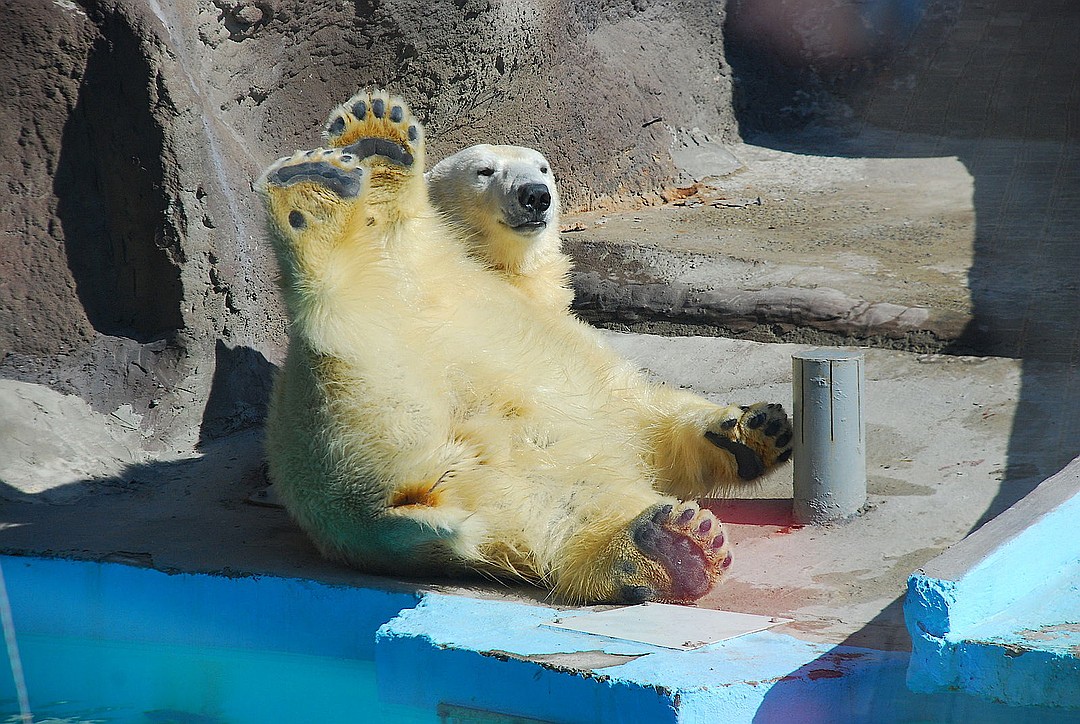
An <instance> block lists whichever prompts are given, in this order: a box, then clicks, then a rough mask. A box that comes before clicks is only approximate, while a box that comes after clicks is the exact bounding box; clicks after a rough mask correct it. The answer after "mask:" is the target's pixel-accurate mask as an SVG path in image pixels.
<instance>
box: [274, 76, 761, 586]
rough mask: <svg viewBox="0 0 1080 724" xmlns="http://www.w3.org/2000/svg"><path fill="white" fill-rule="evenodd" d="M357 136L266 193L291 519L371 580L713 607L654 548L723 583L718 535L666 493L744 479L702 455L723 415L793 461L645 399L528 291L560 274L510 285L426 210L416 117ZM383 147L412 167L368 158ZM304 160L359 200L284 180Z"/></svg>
mask: <svg viewBox="0 0 1080 724" xmlns="http://www.w3.org/2000/svg"><path fill="white" fill-rule="evenodd" d="M358 98H363V99H365V100H366V103H367V104H368V106H369V107H370V103H371V102H372V100H373V99H375V98H381V99H383V101H384V103H385V104H386V105H387V107H388V108H389V107H390V105H391V104H393V105H399V104H400V106H402V107H403V106H404V103H403V102H402V101H401V100H400V99H397V98H393V97H390V96H387V95H385V94H378V93H376V94H372V93H368V94H366V95H363V96H358ZM355 102H356V98H354V99H352V100H351V101H350V102H349V103H348V104H345V105H344V106H342V109H339V111H338V112H337V113H339V114H340V113H351V110H350V109H351V108H353V107H354V106H355ZM398 115H399V116H400V115H401V114H398ZM331 119H332V121H333V119H334V116H331ZM354 120H356V121H357V124H356V125H357V126H358V127H359V126H362V127H363V130H362V133H358V134H355V135H352V136H350V140H349V142H348V143H342V144H341V146H343V148H341V149H338V150H324V151H315V152H308V153H306V154H297V155H296V156H294V157H292V158H290V159H283V160H282V161H279V162H278V163H277V164H275V165H274V166H272V167H271V168H270V169H269V170H268V171H267V173H266V174H265V175H264V177H263V179H262V180H261V181H260V184H259V191H260V194H261V195H262V197H263V200H264V203H265V205H266V207H267V211H268V216H269V218H270V232H271V238H272V240H273V242H274V246H275V249H276V251H277V255H278V259H279V264H280V266H281V271H282V287H283V292H284V297H285V301H286V304H287V306H288V310H289V314H290V317H291V320H292V324H291V326H290V338H289V350H288V354H287V359H286V362H285V364H284V367H283V369H282V371H281V374H280V375H279V376H278V379H277V381H276V383H275V389H274V395H273V399H272V403H271V407H270V412H269V417H268V422H267V451H268V458H269V465H270V476H271V480H272V481H273V483H274V485H275V487H276V488H277V489H278V490H279V493H280V495H281V497H282V499H283V502H284V503H285V505H286V507H287V508H288V509H289V511H290V512H291V514H292V515H293V516H294V517H295V518H296V520H297V521H298V523H299V524H300V525H301V527H303V528H304V529H305V530H306V531H307V532H308V533H309V535H311V537H312V539H313V540H314V541H315V543H316V545H318V547H319V548H320V550H321V551H322V552H323V553H324V554H325V555H327V556H328V557H331V558H334V559H337V560H341V561H344V562H347V563H350V564H353V565H356V566H359V567H362V568H364V569H366V570H371V571H381V572H391V573H415V572H429V571H436V572H452V571H454V570H461V569H473V570H481V571H486V572H490V573H494V574H496V575H508V576H514V577H520V578H524V579H527V580H532V581H537V582H540V583H542V584H544V585H547V586H549V587H551V588H552V589H553V591H554V592H555V594H556V595H557V596H559V597H561V598H563V599H565V600H569V601H579V602H593V601H617V600H626V599H627V597H628V596H630V597H633V596H642V597H647V598H653V599H659V600H689V599H690V598H693V597H696V596H699V595H701V594H702V593H703V592H704V589H701V590H699V589H700V586H699V587H698V588H693V590H692V591H691V592H690V593H687V592H686V591H684V590H682V589H680V588H679V585H678V583H677V581H676V579H678V578H679V576H680V575H681V574H680V572H679V571H678V570H677V566H678V565H681V564H677V563H672V562H670V561H669V562H668V563H666V564H662V563H661V562H660V559H659V558H657V556H656V554H655V553H654V552H652V553H651V552H650V551H651V550H652V549H651V548H650V545H652V544H646V543H642V542H641V541H642V540H643V537H642V534H641V531H642V530H646V529H647V530H648V531H653V530H661V533H662V535H671V536H674V538H673V539H675V540H683V539H685V540H687V541H694V542H693V545H694V546H697V548H695V549H694V550H700V551H702V552H701V553H700V557H701V558H702V560H704V561H705V562H704V563H701V564H697V565H699V567H700V566H702V565H703V566H704V567H705V568H704V571H705V572H704V573H702V574H701V576H703V577H704V578H703V580H705V579H707V583H708V584H709V585H711V583H712V581H713V580H715V579H716V577H717V576H718V575H719V574H720V572H721V569H722V567H723V566H724V565H726V564H727V562H728V561H729V560H730V558H729V557H728V556H727V548H726V543H725V541H724V539H723V536H722V535H718V532H719V523H718V522H715V519H713V518H712V517H711V514H709V513H708V511H699V510H698V509H697V508H696V506H692V504H691V507H687V506H686V505H682V506H681V507H680V504H679V503H678V501H677V500H676V499H675V498H674V497H670V496H669V495H668V494H665V493H664V492H661V491H662V490H668V489H671V490H674V489H677V488H678V487H679V486H680V485H682V486H683V487H686V488H694V489H699V488H700V489H704V488H705V487H707V486H715V485H716V483H717V481H719V482H729V481H731V480H734V479H737V475H736V469H735V468H736V466H735V463H734V460H733V458H732V457H731V455H730V454H729V453H726V452H724V451H722V450H719V449H718V448H716V447H715V446H713V445H710V444H709V443H708V442H706V441H704V440H703V438H702V430H703V429H706V428H708V427H709V425H711V424H713V423H715V422H718V421H717V420H713V419H712V418H713V417H716V415H715V414H713V413H714V412H715V411H716V410H721V409H724V413H723V414H721V415H720V417H721V418H723V419H724V420H732V421H737V422H738V424H736V425H734V426H733V427H731V429H730V430H727V429H725V434H727V435H730V436H733V437H734V436H738V435H742V436H743V437H745V438H746V439H747V442H748V443H749V442H753V443H754V444H755V445H757V447H758V448H760V449H761V451H762V453H763V457H768V456H769V455H771V456H772V459H769V460H766V463H767V464H770V465H771V464H772V463H773V462H775V459H776V457H777V454H778V451H777V450H770V449H769V446H768V445H767V444H766V443H767V441H765V442H764V443H763V442H761V441H756V440H752V439H751V438H754V433H753V432H752V431H751V430H749V429H744V430H742V431H740V429H739V425H740V424H743V423H744V422H745V420H744V419H743V418H745V417H746V415H747V413H745V412H744V411H743V410H740V409H738V408H730V409H725V408H717V407H716V406H713V405H710V403H707V402H705V401H704V400H701V399H700V398H696V397H693V396H690V395H687V394H684V393H681V392H678V391H671V390H667V389H666V388H659V387H655V386H652V385H649V384H648V383H647V382H646V381H645V380H644V378H643V377H642V376H641V375H640V374H639V373H638V372H637V371H636V370H634V369H632V368H631V367H630V366H629V365H627V364H626V363H624V362H623V361H621V360H619V359H618V358H617V357H616V356H615V355H613V354H612V353H611V352H610V351H608V350H607V349H606V348H604V347H603V346H602V345H601V344H599V342H598V340H597V338H596V337H595V336H594V335H592V334H590V333H588V332H587V330H586V328H585V327H584V326H583V325H582V324H581V323H580V322H579V321H577V320H576V319H575V318H573V317H572V316H571V315H569V314H567V313H566V312H565V306H559V305H553V304H552V303H551V300H550V299H543V298H542V295H536V294H534V293H532V291H531V290H530V286H529V284H522V283H518V282H521V281H528V282H532V283H536V284H539V285H540V286H541V287H542V286H543V284H545V283H546V284H549V285H550V284H552V281H551V280H550V279H549V280H547V281H545V277H543V275H542V274H538V275H537V276H536V277H530V272H532V271H536V270H538V269H541V268H543V265H540V266H532V265H530V264H529V263H525V262H526V261H527V260H523V263H522V264H521V265H519V266H518V267H516V269H517V271H518V272H519V274H518V276H519V277H520V279H518V280H512V279H509V278H508V277H507V274H508V273H509V272H510V267H507V268H505V269H503V270H501V271H499V270H494V271H495V272H496V273H493V269H492V264H491V263H490V260H486V259H482V258H478V257H477V254H476V253H475V252H476V248H475V244H476V243H477V237H476V236H475V235H464V234H462V233H461V225H460V224H450V223H447V221H446V220H445V219H444V218H443V217H441V216H440V215H439V214H438V213H437V212H436V211H435V209H434V208H433V207H432V204H431V203H430V202H429V200H428V194H427V185H426V182H425V180H424V178H423V176H422V175H421V173H420V169H422V168H423V138H422V131H418V132H416V133H414V132H413V131H412V128H411V127H410V124H414V122H413V121H412V119H411V116H408V114H407V110H406V113H405V116H404V118H403V119H401V120H400V122H384V119H372V118H354ZM415 126H416V127H417V128H418V124H415ZM364 134H367V135H364ZM368 137H374V138H380V139H391V140H393V141H394V142H395V143H397V144H400V146H401V147H402V148H403V149H405V150H406V151H407V152H408V153H409V154H410V155H411V158H412V159H414V162H413V164H412V165H411V166H403V165H402V163H401V162H400V161H394V160H392V159H389V158H386V157H383V156H380V155H378V154H373V155H367V156H364V155H363V154H360V155H357V153H355V152H352V151H351V149H352V150H353V151H355V149H356V148H359V146H356V145H350V144H356V143H357V140H356V139H361V140H362V139H364V138H368ZM309 162H311V163H315V164H317V165H318V167H319V169H321V171H320V172H321V173H324V174H326V175H329V176H335V175H336V176H337V177H339V178H340V179H346V180H347V181H348V182H349V183H353V182H356V181H357V180H359V181H360V183H359V184H358V187H359V188H360V190H359V192H358V193H356V194H355V196H350V195H349V194H344V195H342V194H341V193H338V192H335V191H333V190H331V189H330V188H329V187H328V186H327V182H326V181H325V180H323V179H321V178H316V177H312V178H311V179H308V178H307V177H304V176H296V177H292V178H288V179H287V178H286V176H287V175H286V174H285V172H286V171H290V170H295V169H298V168H303V167H304V164H306V163H309ZM470 244H472V245H474V246H472V247H470ZM556 252H557V249H556ZM541 256H542V255H541ZM538 296H540V297H541V298H540V299H538ZM736 413H737V414H736ZM744 427H746V426H745V425H744ZM759 443H760V444H759ZM707 476H715V480H712V479H709V480H704V478H706V477H707ZM658 488H659V489H660V490H658ZM665 505H666V506H670V507H667V508H665V507H664V506H665ZM682 513H685V515H682V517H681V518H680V517H679V515H680V514H682ZM650 520H651V521H653V522H652V523H649V522H648V521H650ZM643 521H644V522H643ZM714 523H715V525H713V524H714ZM702 524H703V525H702ZM710 525H713V527H712V528H711V529H710V527H709V526H710ZM650 526H651V527H650ZM699 527H700V530H699ZM679 536H682V537H681V538H680V537H679ZM646 537H647V536H646ZM688 545H689V544H688ZM643 547H644V550H643ZM653 547H655V546H653ZM695 555H697V554H695ZM687 565H689V564H687ZM673 566H674V567H673ZM684 588H686V587H684ZM686 590H690V589H686ZM627 591H630V593H627ZM642 591H644V592H645V593H641V592H642Z"/></svg>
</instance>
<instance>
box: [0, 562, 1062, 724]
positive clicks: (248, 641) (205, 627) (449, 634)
mask: <svg viewBox="0 0 1080 724" xmlns="http://www.w3.org/2000/svg"><path fill="white" fill-rule="evenodd" d="M0 564H2V565H3V571H4V574H5V578H6V580H7V587H8V591H9V593H10V595H11V599H12V608H13V611H14V614H15V623H16V627H17V629H18V633H19V635H20V637H21V638H22V639H23V640H24V641H25V640H28V638H29V639H34V637H38V638H39V640H37V641H34V643H35V651H36V653H34V654H32V655H31V656H30V657H29V658H30V659H31V660H29V661H28V663H29V665H30V666H29V669H30V670H31V672H32V680H33V681H34V682H35V683H36V684H37V685H38V687H39V688H38V689H37V691H38V693H39V694H41V693H49V694H50V695H53V694H54V695H55V696H56V697H57V698H59V697H61V696H62V694H63V691H64V690H63V688H62V687H58V688H55V692H53V691H52V690H50V689H48V688H47V687H46V688H44V689H43V688H42V687H41V682H42V681H48V683H49V684H50V685H51V684H54V683H56V682H62V681H63V680H64V677H63V676H60V674H62V673H63V672H68V673H67V674H65V676H68V678H69V679H70V678H71V677H72V676H76V675H77V674H78V672H79V671H82V670H85V671H86V675H85V676H83V677H81V679H79V680H80V681H81V682H82V684H84V685H85V686H84V687H83V688H84V689H85V693H86V695H87V696H89V695H90V692H94V691H96V690H99V689H106V688H109V687H112V688H111V689H110V690H111V691H120V692H128V691H134V690H135V689H136V688H138V686H143V685H144V684H145V682H147V681H149V682H157V683H154V684H152V689H151V690H150V691H149V693H152V694H153V695H154V697H153V700H154V701H160V700H161V697H163V696H165V697H167V696H170V695H172V694H173V693H175V690H176V689H177V687H176V683H175V682H176V681H178V680H182V681H184V682H185V683H186V684H188V685H189V687H190V688H193V689H194V690H196V691H197V692H198V693H200V695H201V696H202V699H203V700H205V701H204V703H203V704H201V706H202V707H203V708H202V709H199V711H213V712H218V713H220V712H230V716H231V717H233V718H232V719H230V721H233V720H235V721H270V720H272V719H273V714H274V712H273V711H272V710H266V711H264V710H263V709H259V708H258V706H257V704H258V703H261V702H262V701H263V699H264V698H269V697H267V696H266V694H267V693H269V692H270V691H272V692H273V693H277V692H278V690H282V689H286V688H287V687H289V686H293V688H297V689H298V691H299V690H303V691H308V692H309V693H310V694H314V693H315V692H317V691H321V692H322V693H320V694H318V696H319V697H320V706H312V707H311V708H310V710H305V711H306V713H314V712H316V711H318V712H319V714H318V718H317V719H315V720H317V721H334V720H335V718H334V716H333V715H332V712H333V711H334V707H341V709H340V711H342V712H345V711H353V707H355V706H359V704H358V703H357V702H360V701H365V700H367V701H370V699H371V698H373V697H374V696H375V691H374V689H373V688H372V681H371V680H372V676H374V678H375V679H376V680H377V689H378V697H377V698H378V700H379V702H380V703H379V706H380V707H381V708H379V709H377V711H381V712H392V713H391V714H387V715H386V716H387V717H389V718H385V720H386V721H406V720H411V719H410V717H412V718H415V720H416V721H433V719H431V717H432V716H433V715H434V712H435V711H436V710H437V707H438V706H439V705H457V706H461V707H468V708H471V709H478V710H483V711H486V712H495V713H497V714H499V715H506V716H519V717H531V718H534V719H540V720H547V721H556V722H649V723H652V722H657V723H662V722H694V723H696V722H708V723H709V724H715V722H717V721H723V722H725V724H737V723H738V722H784V723H785V724H788V723H792V722H836V721H844V722H874V723H875V724H876V723H878V722H918V721H933V722H971V721H979V722H987V723H989V724H995V723H998V722H1002V723H1003V722H1009V723H1010V724H1012V723H1013V722H1040V724H1041V723H1043V722H1047V723H1057V722H1075V721H1077V720H1078V712H1077V711H1075V710H1065V709H1051V708H1046V707H1042V708H1033V707H1018V706H1004V705H1000V704H994V703H989V702H986V701H983V700H980V699H976V698H973V697H970V696H967V695H964V694H957V693H944V694H919V693H913V692H911V691H909V690H908V688H907V687H906V686H905V684H904V680H905V674H906V671H907V669H908V664H909V655H908V654H907V653H905V652H885V651H875V650H869V649H860V648H854V647H843V646H840V647H834V646H828V645H824V644H818V643H811V642H807V641H802V640H799V639H795V638H792V637H790V636H787V635H785V634H781V633H776V632H774V631H763V632H759V633H756V634H750V635H747V636H743V637H740V638H737V639H733V640H730V641H726V642H721V643H718V644H713V645H711V646H706V647H703V648H700V649H696V650H693V651H677V650H672V649H666V648H660V647H655V646H651V645H646V644H637V643H633V642H629V641H621V640H616V639H608V638H604V637H598V636H591V635H588V634H582V633H577V632H573V631H566V630H560V629H552V628H549V627H545V626H543V625H542V624H544V623H546V622H549V621H552V620H553V619H555V618H556V617H558V616H559V615H560V611H558V610H556V609H553V608H549V607H545V606H537V605H528V604H524V603H515V602H509V601H503V600H478V599H472V598H468V597H464V596H451V595H442V594H430V593H429V594H425V595H423V596H422V597H418V596H417V595H416V594H414V593H405V592H398V591H387V590H375V589H364V588H354V587H348V586H328V585H324V584H321V583H318V582H314V581H305V580H297V579H283V578H275V577H234V578H227V577H222V576H211V575H202V574H175V575H173V574H166V573H162V572H159V571H154V570H149V569H142V568H132V567H128V566H124V565H119V564H98V563H84V562H77V561H68V560H52V559H31V558H19V557H0ZM1053 610H1057V609H1056V608H1053ZM561 613H562V614H563V615H565V612H561ZM946 618H947V616H946ZM376 630H377V633H376ZM1043 633H1044V634H1045V635H1046V636H1056V635H1058V634H1061V636H1060V637H1059V638H1061V639H1062V640H1065V641H1069V642H1071V641H1073V639H1072V638H1071V637H1072V636H1073V632H1072V631H1071V630H1069V629H1055V630H1052V631H1044V632H1043ZM41 637H45V638H47V639H50V640H49V641H44V642H43V641H42V640H40V638H41ZM71 639H73V640H75V641H76V643H78V642H79V641H83V642H86V641H92V642H96V644H95V646H98V647H99V648H98V649H96V650H97V651H100V645H101V644H104V645H106V646H107V647H109V649H110V650H113V651H116V652H118V654H117V656H116V657H112V658H116V659H118V661H117V662H106V661H103V660H101V659H99V658H96V657H98V656H100V654H99V653H93V652H91V653H87V654H86V655H85V656H84V655H82V654H79V657H81V658H79V657H72V656H71V655H70V654H69V653H65V654H64V655H63V660H64V661H65V662H66V663H65V664H64V666H60V665H57V664H53V663H51V662H50V660H49V656H50V655H49V654H48V651H49V650H50V649H49V646H51V645H53V644H55V645H57V646H59V645H61V644H63V645H65V646H66V645H67V644H68V643H70V641H69V640H71ZM50 641H51V643H50ZM43 643H44V645H41V644H43ZM158 647H161V651H159V650H158ZM148 648H153V653H152V655H151V656H150V657H149V658H146V659H142V660H144V661H148V662H149V663H148V664H143V666H144V667H146V668H147V669H149V671H138V672H134V673H133V672H132V671H131V670H130V667H128V668H126V669H125V668H124V667H123V666H121V665H120V664H121V663H122V661H121V660H122V659H123V658H124V655H123V652H126V651H143V652H144V653H145V650H147V649H148ZM28 650H29V649H28ZM56 650H57V651H59V650H60V649H59V648H58V649H56ZM65 650H66V649H65ZM998 650H1000V647H999V649H998ZM87 651H91V649H87ZM41 652H44V653H41ZM1028 655H1029V654H1024V656H1028ZM35 656H36V657H37V659H36V660H34V657H35ZM60 656H61V655H60V654H56V658H57V659H59V658H60ZM155 657H156V658H155ZM372 657H373V658H374V664H372V663H371V662H370V659H371V658H372ZM1020 658H1024V657H1020ZM185 660H191V661H198V662H202V663H200V664H198V665H197V666H188V667H186V668H185V667H180V669H182V673H181V674H176V673H175V671H176V670H179V669H177V668H176V667H179V664H177V663H176V662H178V661H179V662H183V661H185ZM256 661H258V664H257V665H258V666H259V667H261V668H259V669H257V670H258V671H261V672H271V673H269V674H265V675H260V676H257V677H255V678H256V679H257V680H252V679H251V676H247V678H245V672H250V671H251V670H254V669H253V667H255V666H256V663H255V662H256ZM72 662H74V663H72ZM206 662H209V663H206ZM1032 662H1033V666H1034V665H1035V664H1036V663H1037V662H1036V661H1035V659H1032ZM65 666H66V668H65ZM73 667H74V668H73ZM350 667H351V668H350ZM290 672H291V673H290ZM204 674H205V677H204V678H205V679H206V680H205V681H202V678H200V677H203V676H204ZM50 675H51V676H50ZM176 676H180V677H181V679H177V678H176ZM136 680H137V681H138V682H140V683H139V684H138V686H135V685H131V684H124V683H123V682H125V681H128V682H132V681H136ZM1078 680H1080V679H1076V678H1074V679H1073V682H1072V691H1075V690H1076V688H1077V687H1076V681H1078ZM117 682H120V683H119V684H118V683H117ZM200 682H202V683H200ZM230 682H231V683H230ZM305 682H306V683H305ZM353 682H355V683H353ZM319 685H323V686H324V688H323V689H321V690H320V689H318V686H319ZM326 686H329V687H330V689H326V688H325V687H326ZM1050 686H1058V683H1053V682H1051V683H1050V684H1048V687H1050ZM153 687H156V688H153ZM170 687H172V688H170ZM222 687H224V688H222ZM230 687H232V688H230ZM265 687H270V688H269V689H266V688H265ZM350 687H351V688H350ZM332 692H336V693H342V694H343V696H342V698H341V699H339V700H336V701H337V702H338V703H332V702H331V701H330V699H331V693H332ZM1044 694H1045V692H1044ZM148 696H149V694H148ZM12 697H13V692H12V691H11V684H10V677H7V678H6V679H5V677H4V676H0V709H2V708H3V706H4V700H5V699H7V700H8V701H11V700H12ZM245 697H247V698H249V699H251V698H252V697H254V698H256V699H258V701H255V699H252V702H253V703H252V706H251V707H248V708H247V709H245V708H244V706H243V704H244V700H245ZM301 698H302V697H301ZM150 701H151V699H150V698H147V699H146V700H145V701H143V700H142V699H139V701H138V705H140V706H149V705H150V704H149V703H147V702H150ZM406 706H407V707H409V708H395V707H406ZM136 708H138V707H137V706H136ZM264 709H265V707H264ZM282 711H283V710H282ZM253 712H254V713H253ZM278 713H280V712H278ZM251 716H255V718H254V719H253V718H251ZM259 716H269V717H271V718H270V719H264V720H260V719H258V717H259ZM290 716H291V715H290ZM300 716H301V718H300V719H297V718H295V717H293V718H292V719H288V720H290V721H293V720H295V721H300V720H302V719H303V716H302V715H300ZM371 716H375V715H374V714H371V715H369V717H368V718H369V719H370V717H371ZM380 716H381V715H380ZM244 717H247V718H244ZM343 720H350V719H347V718H346V719H343ZM377 720H378V719H373V721H377ZM492 721H500V719H499V718H498V717H496V718H495V719H493V720H492Z"/></svg>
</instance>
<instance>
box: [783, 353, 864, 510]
mask: <svg viewBox="0 0 1080 724" xmlns="http://www.w3.org/2000/svg"><path fill="white" fill-rule="evenodd" d="M791 368H792V383H793V387H794V390H793V392H794V413H795V415H794V418H795V419H794V421H793V422H794V434H795V442H794V453H793V456H792V457H793V461H794V472H793V476H794V509H795V520H796V522H798V523H825V522H828V521H830V520H836V519H838V518H846V517H849V516H852V515H855V514H856V513H858V512H859V510H860V509H861V508H862V507H863V505H864V504H865V503H866V425H865V422H864V419H863V399H862V398H863V389H864V388H865V377H864V374H863V354H862V353H861V352H850V351H845V350H839V349H815V350H810V351H808V352H801V353H799V354H796V355H792V358H791Z"/></svg>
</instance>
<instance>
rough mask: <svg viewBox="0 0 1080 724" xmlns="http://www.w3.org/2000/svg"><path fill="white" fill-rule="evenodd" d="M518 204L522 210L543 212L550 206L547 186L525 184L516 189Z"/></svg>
mask: <svg viewBox="0 0 1080 724" xmlns="http://www.w3.org/2000/svg"><path fill="white" fill-rule="evenodd" d="M518 203H519V204H521V207H522V208H523V209H528V210H530V211H538V212H544V211H547V210H548V208H549V207H550V206H551V192H550V191H548V187H547V184H525V185H524V186H522V187H521V188H520V189H518Z"/></svg>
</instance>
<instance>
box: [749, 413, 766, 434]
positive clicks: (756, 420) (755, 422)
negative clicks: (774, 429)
mask: <svg viewBox="0 0 1080 724" xmlns="http://www.w3.org/2000/svg"><path fill="white" fill-rule="evenodd" d="M766 419H767V417H766V415H765V413H764V412H759V413H757V414H756V415H754V416H753V417H751V418H750V419H749V420H747V421H746V426H747V427H748V428H750V429H751V430H756V429H758V428H759V427H761V426H762V425H764V424H765V420H766Z"/></svg>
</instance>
